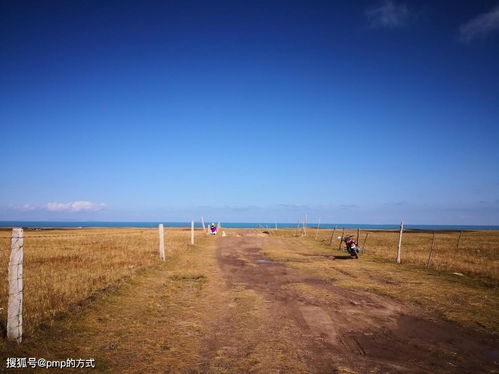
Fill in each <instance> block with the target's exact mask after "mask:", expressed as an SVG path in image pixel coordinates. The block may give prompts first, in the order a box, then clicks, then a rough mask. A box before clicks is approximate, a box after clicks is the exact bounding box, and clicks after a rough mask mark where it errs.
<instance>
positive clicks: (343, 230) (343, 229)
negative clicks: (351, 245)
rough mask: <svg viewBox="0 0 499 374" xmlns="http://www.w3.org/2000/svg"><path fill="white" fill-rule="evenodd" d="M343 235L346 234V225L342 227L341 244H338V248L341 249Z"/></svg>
mask: <svg viewBox="0 0 499 374" xmlns="http://www.w3.org/2000/svg"><path fill="white" fill-rule="evenodd" d="M343 235H345V228H344V227H343V228H342V229H341V238H340V244H339V245H338V250H340V249H341V243H342V242H343Z"/></svg>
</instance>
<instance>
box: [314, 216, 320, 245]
mask: <svg viewBox="0 0 499 374" xmlns="http://www.w3.org/2000/svg"><path fill="white" fill-rule="evenodd" d="M320 225H321V219H320V218H319V223H318V224H317V231H316V232H315V239H314V240H317V235H319V227H320Z"/></svg>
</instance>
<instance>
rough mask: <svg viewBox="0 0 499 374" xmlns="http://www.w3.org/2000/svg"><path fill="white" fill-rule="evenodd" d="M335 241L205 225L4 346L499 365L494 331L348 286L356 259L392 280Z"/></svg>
mask: <svg viewBox="0 0 499 374" xmlns="http://www.w3.org/2000/svg"><path fill="white" fill-rule="evenodd" d="M321 251H326V252H327V251H329V252H327V253H321ZM333 253H334V251H333V250H331V249H329V248H326V249H324V248H323V247H321V246H320V245H318V244H317V242H314V241H303V240H301V239H299V238H280V237H273V236H270V235H269V236H267V235H263V234H262V233H259V234H255V233H253V234H250V233H249V232H248V231H244V230H242V231H240V232H234V233H231V234H230V235H229V236H227V237H220V238H215V237H204V238H203V239H201V241H200V244H199V245H197V246H194V247H191V248H190V249H189V250H187V251H186V252H181V253H177V254H173V255H171V256H170V257H169V259H168V261H167V262H166V263H161V264H158V265H156V266H154V267H153V268H151V269H148V270H146V271H145V272H144V273H142V274H140V275H138V276H137V277H135V278H134V279H132V280H130V281H129V282H128V283H127V284H125V285H124V286H121V287H119V288H117V289H116V290H115V291H111V292H107V293H102V294H101V295H99V296H98V297H97V298H96V299H95V300H94V301H93V302H91V303H89V304H88V305H84V306H82V307H81V308H80V309H79V310H76V311H73V312H72V313H71V314H68V315H67V316H65V317H63V318H59V319H57V320H55V321H54V322H53V323H52V324H50V325H46V326H44V327H43V328H40V329H39V331H38V332H37V334H35V335H34V336H27V337H26V339H25V341H23V344H21V345H16V344H15V343H9V344H7V345H5V343H4V347H3V356H5V357H37V358H40V357H43V358H45V359H52V360H55V359H58V360H65V359H66V358H77V357H82V358H94V359H95V362H96V369H95V370H96V371H97V372H110V373H116V372H119V373H250V372H251V373H265V374H267V373H358V374H363V373H418V374H419V373H494V372H495V373H497V372H498V370H499V366H498V365H497V361H499V357H498V356H499V355H498V352H499V350H498V348H497V346H498V344H497V343H498V340H497V337H496V336H494V335H492V334H488V333H486V332H483V333H479V332H477V331H475V330H471V329H468V328H464V327H461V326H459V325H457V324H454V323H451V322H445V321H443V320H442V319H441V318H439V317H438V316H437V315H435V314H432V313H429V312H428V310H426V311H424V310H423V309H419V308H418V307H416V306H409V305H406V304H403V303H401V302H399V301H397V300H395V299H394V298H390V297H387V296H381V295H379V293H378V294H375V293H373V292H368V291H366V290H365V289H364V290H363V289H360V288H356V287H350V286H346V285H348V283H345V281H346V280H349V279H350V278H352V277H354V276H353V274H354V273H353V271H356V272H357V274H358V273H359V272H362V273H363V274H367V275H366V276H365V277H364V278H355V277H354V278H355V279H354V280H355V281H359V279H363V280H362V281H363V282H367V283H369V284H376V283H377V284H379V283H386V282H391V281H390V279H389V278H387V277H384V276H383V273H380V272H379V271H378V272H377V273H376V272H374V271H373V270H372V268H369V269H368V267H367V262H365V261H363V260H362V259H360V260H358V261H355V260H349V259H342V258H341V256H336V257H335V256H333ZM336 254H338V253H336ZM374 266H377V265H376V264H374ZM411 274H412V273H411ZM390 286H391V287H402V288H403V287H404V285H403V284H400V283H397V284H395V285H390ZM5 357H2V359H3V360H4V362H5ZM2 370H5V368H2V369H0V371H2ZM45 370H46V369H40V370H39V371H41V372H46V371H45ZM66 371H68V372H70V371H71V370H66ZM76 371H78V372H81V370H80V369H78V370H76Z"/></svg>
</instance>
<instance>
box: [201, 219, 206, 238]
mask: <svg viewBox="0 0 499 374" xmlns="http://www.w3.org/2000/svg"><path fill="white" fill-rule="evenodd" d="M201 224H202V225H203V232H204V233H205V234H206V226H205V225H204V217H201Z"/></svg>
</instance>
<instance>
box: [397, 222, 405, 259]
mask: <svg viewBox="0 0 499 374" xmlns="http://www.w3.org/2000/svg"><path fill="white" fill-rule="evenodd" d="M403 232H404V222H400V233H399V245H398V247H397V264H400V251H401V250H402V233H403Z"/></svg>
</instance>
